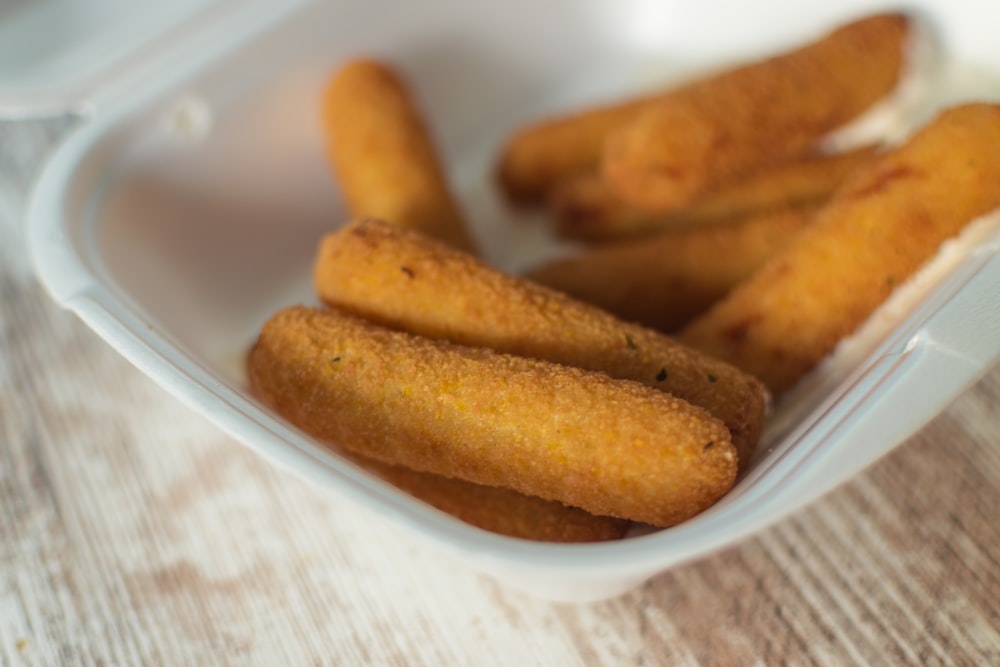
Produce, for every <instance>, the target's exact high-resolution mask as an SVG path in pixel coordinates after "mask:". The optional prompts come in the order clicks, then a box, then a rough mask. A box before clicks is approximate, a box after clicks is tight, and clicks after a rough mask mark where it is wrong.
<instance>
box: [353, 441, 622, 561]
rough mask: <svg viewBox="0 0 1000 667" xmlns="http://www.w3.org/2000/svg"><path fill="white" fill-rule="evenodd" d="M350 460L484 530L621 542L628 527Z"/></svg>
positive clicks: (513, 495) (554, 505)
mask: <svg viewBox="0 0 1000 667" xmlns="http://www.w3.org/2000/svg"><path fill="white" fill-rule="evenodd" d="M350 457H351V458H352V459H353V460H354V461H355V462H357V463H358V464H359V465H361V466H363V467H364V468H367V469H368V470H371V471H372V472H374V473H375V474H377V475H378V476H379V477H381V478H383V479H385V480H386V481H387V482H389V483H390V484H392V485H394V486H397V487H399V488H400V489H402V490H403V491H406V492H407V493H409V494H410V495H412V496H415V497H417V498H419V499H421V500H423V501H424V502H426V503H428V504H429V505H432V506H434V507H436V508H437V509H439V510H441V511H442V512H447V513H448V514H451V515H452V516H454V517H456V518H458V519H460V520H461V521H464V522H466V523H469V524H472V525H473V526H477V527H479V528H482V529H484V530H488V531H490V532H493V533H499V534H501V535H507V536H509V537H518V538H521V539H526V540H538V541H541V542H604V541H609V540H620V539H622V538H623V537H624V536H625V533H626V532H627V531H628V529H629V526H630V522H628V521H626V520H623V519H615V518H613V517H607V516H597V515H595V514H591V513H590V512H585V511H584V510H581V509H578V508H576V507H568V506H566V505H563V504H562V503H560V502H556V501H554V500H543V499H542V498H536V497H535V496H528V495H525V494H523V493H518V492H517V491H511V490H510V489H504V488H500V487H496V486H483V485H482V484H473V483H472V482H466V481H463V480H460V479H455V478H450V477H442V476H440V475H434V474H432V473H429V472H419V471H416V470H411V469H409V468H406V467H404V466H398V465H391V464H388V463H382V462H381V461H375V460H374V459H370V458H367V457H362V456H358V455H356V454H353V455H350Z"/></svg>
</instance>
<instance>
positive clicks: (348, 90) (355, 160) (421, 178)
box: [323, 60, 473, 250]
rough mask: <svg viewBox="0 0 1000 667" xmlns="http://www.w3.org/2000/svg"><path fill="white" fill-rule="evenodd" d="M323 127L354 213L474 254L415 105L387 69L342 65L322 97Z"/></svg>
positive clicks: (360, 63)
mask: <svg viewBox="0 0 1000 667" xmlns="http://www.w3.org/2000/svg"><path fill="white" fill-rule="evenodd" d="M323 128H324V131H325V135H326V142H327V154H328V156H329V159H330V163H331V165H332V166H333V170H334V172H335V175H336V181H337V183H338V184H339V186H340V189H341V191H342V193H343V196H344V198H345V199H346V201H347V207H348V210H349V211H350V214H351V216H362V215H364V216H376V217H379V218H381V219H383V220H387V221H389V222H391V223H392V224H394V225H399V226H401V227H406V228H407V229H416V230H419V231H421V232H423V233H425V234H429V235H431V236H433V237H435V238H438V239H441V240H442V241H444V242H445V243H449V244H451V245H453V246H455V247H457V248H462V249H465V250H471V249H472V247H473V244H472V240H471V238H470V236H469V233H468V229H467V227H466V224H465V220H464V218H463V216H462V213H461V211H460V209H459V206H458V203H457V202H456V200H455V198H454V197H453V195H452V192H451V190H450V189H449V186H448V183H447V181H446V178H445V175H444V171H443V169H442V166H441V163H440V161H439V159H438V156H437V153H436V151H435V148H434V144H433V141H432V138H431V135H430V132H429V130H428V128H427V126H426V125H425V123H424V120H423V118H422V116H421V113H420V111H419V109H418V108H417V103H416V101H415V99H414V98H413V96H412V95H411V93H410V91H409V90H408V88H407V87H406V84H405V83H404V81H403V80H402V79H401V78H400V76H399V75H397V74H396V73H395V72H394V71H393V70H392V69H391V68H390V67H389V66H388V65H386V64H384V63H380V62H377V61H374V60H354V61H351V62H348V63H347V64H345V65H344V66H343V67H341V68H340V69H339V70H338V71H337V72H336V73H335V75H334V76H333V78H332V79H331V80H330V83H329V85H328V86H327V88H326V91H325V94H324V97H323Z"/></svg>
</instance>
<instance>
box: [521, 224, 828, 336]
mask: <svg viewBox="0 0 1000 667" xmlns="http://www.w3.org/2000/svg"><path fill="white" fill-rule="evenodd" d="M817 208H818V207H814V206H810V207H801V208H793V209H788V210H784V211H779V212H772V213H765V214H763V215H759V216H753V217H750V218H748V219H746V220H741V221H739V222H732V223H730V224H718V225H715V226H710V227H701V228H694V229H685V230H680V231H668V232H663V233H661V234H658V235H656V236H652V237H648V238H641V239H635V240H632V241H626V242H621V243H616V244H611V245H601V246H595V247H593V248H591V249H589V250H586V251H583V252H581V253H579V254H577V255H574V256H572V257H568V258H566V259H561V260H556V261H553V262H550V263H548V264H545V265H542V266H540V267H538V268H537V269H535V270H534V271H532V272H531V273H529V274H528V276H527V277H528V278H529V279H531V280H534V281H535V282H538V283H541V284H542V285H547V286H548V287H551V288H552V289H555V290H559V291H562V292H565V293H566V294H569V295H570V296H572V297H574V298H577V299H579V300H581V301H585V302H587V303H591V304H593V305H595V306H598V307H600V308H603V309H605V310H607V311H608V312H610V313H613V314H615V315H617V316H618V317H620V318H622V319H623V320H626V321H630V322H638V323H640V324H643V325H645V326H648V327H651V328H653V329H657V330H659V331H664V332H673V331H676V330H677V329H679V328H680V327H682V326H684V325H685V324H687V323H688V322H689V321H690V320H691V319H693V318H694V317H695V316H697V315H699V314H701V313H703V312H704V311H706V310H708V308H709V307H711V306H712V304H714V303H715V302H716V301H718V300H719V299H721V298H722V297H724V296H725V295H726V294H727V293H728V292H729V291H730V290H732V289H733V288H734V287H736V285H738V284H739V283H740V282H742V281H743V280H745V279H746V278H748V277H749V276H750V275H751V274H752V273H753V272H754V271H755V270H756V269H757V268H758V267H760V266H761V265H762V264H763V263H764V261H765V260H767V258H768V257H770V256H771V255H772V254H774V253H775V252H776V251H777V250H778V249H780V248H782V247H784V246H785V244H787V243H788V242H789V241H790V240H791V239H792V238H794V236H795V235H796V234H797V233H798V232H799V231H801V230H802V229H804V228H805V227H806V225H807V224H808V222H809V220H811V219H812V216H813V215H814V213H815V212H816V210H817Z"/></svg>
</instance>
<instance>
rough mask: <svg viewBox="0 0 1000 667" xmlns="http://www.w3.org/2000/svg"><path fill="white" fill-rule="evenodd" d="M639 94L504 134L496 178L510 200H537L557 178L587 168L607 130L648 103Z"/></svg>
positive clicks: (597, 154) (591, 167)
mask: <svg viewBox="0 0 1000 667" xmlns="http://www.w3.org/2000/svg"><path fill="white" fill-rule="evenodd" d="M650 104H651V99H644V98H639V99H635V100H628V101H625V102H621V103H618V104H607V105H602V106H598V107H594V108H590V109H585V110H583V111H580V112H577V113H571V114H567V115H565V116H557V117H555V118H549V119H545V120H542V121H539V122H537V123H533V124H531V125H528V126H526V127H524V128H522V129H520V130H518V131H517V132H515V133H514V134H513V135H512V136H511V137H509V138H508V139H507V141H506V143H505V144H504V146H503V147H502V148H501V151H500V156H499V158H498V160H497V180H498V182H499V184H500V187H501V189H502V191H503V192H504V194H505V195H506V196H507V198H508V199H509V200H511V201H513V202H515V203H521V204H527V203H532V202H536V201H541V200H542V199H544V198H545V196H546V194H547V193H548V192H549V189H550V188H551V187H552V186H553V185H554V184H555V183H557V182H558V181H560V180H562V179H563V178H566V177H567V176H569V175H571V174H575V173H579V172H585V171H592V170H594V169H595V168H596V167H597V165H598V164H599V163H600V160H601V154H602V151H603V148H604V140H605V138H606V137H607V136H608V134H609V133H610V132H611V131H612V130H614V129H615V128H617V127H618V126H619V125H621V124H622V123H624V122H625V121H626V120H630V119H631V118H632V117H634V116H635V115H636V114H637V113H638V112H639V111H640V110H642V109H644V108H647V107H649V106H650Z"/></svg>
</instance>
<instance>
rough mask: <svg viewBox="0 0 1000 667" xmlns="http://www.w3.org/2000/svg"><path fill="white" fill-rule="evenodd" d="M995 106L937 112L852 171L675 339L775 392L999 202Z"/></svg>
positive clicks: (999, 119)
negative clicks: (801, 226) (804, 223)
mask: <svg viewBox="0 0 1000 667" xmlns="http://www.w3.org/2000/svg"><path fill="white" fill-rule="evenodd" d="M997 146H1000V106H997V105H992V104H968V105H962V106H958V107H955V108H952V109H949V110H946V111H944V112H942V113H940V114H939V115H938V116H937V117H936V118H935V119H934V120H933V121H931V122H930V123H929V124H927V125H926V126H924V128H922V129H921V130H920V131H919V132H917V133H916V134H914V135H913V136H912V137H911V138H910V139H909V140H908V141H906V143H904V144H903V145H900V146H898V147H896V148H894V149H893V150H891V151H888V152H886V153H884V154H882V155H880V156H878V157H876V158H875V159H873V160H872V161H871V162H870V163H868V164H867V165H865V166H863V167H861V169H860V170H858V171H857V172H855V173H854V174H853V175H852V176H851V177H850V178H849V179H848V180H847V182H845V183H844V185H843V186H842V187H841V188H840V189H839V190H838V191H837V193H836V194H835V195H834V197H833V198H832V199H831V201H830V203H829V204H828V205H827V206H826V207H824V208H823V210H821V211H820V212H819V213H818V214H817V216H816V218H815V219H814V221H813V222H812V223H811V224H810V226H809V227H808V228H807V229H805V230H804V231H803V232H802V233H801V234H800V235H799V236H798V237H796V239H795V240H793V241H792V242H791V243H790V244H789V245H788V246H786V247H785V248H784V249H783V250H781V251H779V252H778V253H777V254H776V255H775V256H773V257H772V258H771V259H770V260H768V262H767V263H765V265H764V266H763V267H761V268H760V269H759V270H758V271H757V272H756V273H755V274H754V275H753V276H752V277H751V278H750V279H749V280H748V281H746V282H745V283H743V284H742V285H741V286H739V287H737V288H736V289H735V290H733V291H732V292H730V293H729V295H728V296H727V297H725V298H724V299H723V300H722V301H720V302H719V303H718V304H716V305H715V306H714V307H713V308H711V309H710V310H709V311H708V312H706V313H705V314H703V315H702V316H700V317H699V318H697V319H696V320H695V321H693V322H692V323H691V324H690V325H688V326H687V327H686V328H685V329H683V330H682V332H681V333H680V339H681V340H682V341H684V342H685V343H687V344H688V345H691V346H693V347H696V348H698V349H701V350H704V351H705V352H707V353H709V354H712V355H715V356H718V357H719V358H721V359H726V360H728V361H730V362H732V363H733V364H735V365H736V366H739V367H740V368H743V369H744V370H746V371H747V372H749V373H753V374H754V375H756V376H757V377H759V378H761V379H762V380H763V381H764V382H765V383H766V384H767V385H768V386H769V387H770V388H771V390H772V391H774V392H775V393H780V392H782V391H784V390H786V389H788V388H790V387H791V386H792V385H794V384H795V383H796V382H798V380H799V379H801V378H802V376H803V375H805V374H806V373H808V372H809V371H810V370H811V369H812V368H813V367H814V366H815V365H816V364H817V363H818V362H819V361H820V360H821V359H823V358H824V357H825V356H826V355H827V354H829V353H830V352H831V351H832V350H833V348H834V347H835V346H836V344H837V343H838V341H840V339H842V338H843V337H845V336H847V335H848V334H850V333H851V332H853V331H854V330H855V329H856V328H857V327H858V326H859V325H860V324H862V323H863V322H864V321H865V320H866V319H867V318H868V317H869V316H870V315H871V314H872V312H874V311H875V309H876V308H877V307H878V306H879V305H880V304H881V303H882V302H883V301H884V300H885V299H886V298H887V297H888V296H889V294H890V293H891V292H892V291H893V289H894V288H895V287H896V286H897V285H899V284H901V283H902V282H903V281H905V280H906V279H907V278H908V277H909V276H910V275H911V274H913V273H914V272H915V271H916V270H917V269H918V268H919V267H920V266H921V265H922V264H923V263H924V262H926V261H927V260H928V259H930V258H931V257H932V256H933V255H934V254H935V253H936V252H937V251H938V248H939V247H940V246H941V244H942V243H943V242H944V241H945V240H947V239H948V238H950V237H951V236H954V235H955V234H956V233H958V232H959V231H960V230H961V229H962V228H963V227H964V226H965V225H966V224H967V223H968V222H969V221H971V220H972V219H974V218H976V217H978V216H980V215H983V214H985V213H987V212H989V211H991V210H993V209H995V208H997V206H998V205H1000V150H997Z"/></svg>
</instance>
